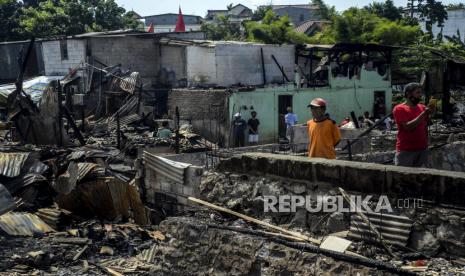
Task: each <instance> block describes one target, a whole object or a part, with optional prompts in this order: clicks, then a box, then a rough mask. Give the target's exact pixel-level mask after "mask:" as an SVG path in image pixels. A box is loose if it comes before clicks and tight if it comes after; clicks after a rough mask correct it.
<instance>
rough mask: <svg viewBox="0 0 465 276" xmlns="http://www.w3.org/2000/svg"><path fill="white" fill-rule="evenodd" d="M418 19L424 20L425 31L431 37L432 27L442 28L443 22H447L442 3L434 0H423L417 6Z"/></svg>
mask: <svg viewBox="0 0 465 276" xmlns="http://www.w3.org/2000/svg"><path fill="white" fill-rule="evenodd" d="M418 11H419V13H420V18H421V19H423V20H425V28H426V31H427V32H428V33H429V34H430V35H431V36H432V34H433V30H432V29H433V25H434V24H437V25H438V26H439V27H443V26H444V21H445V20H447V11H446V8H445V7H444V5H443V4H442V2H440V1H436V0H424V1H420V2H419V4H418Z"/></svg>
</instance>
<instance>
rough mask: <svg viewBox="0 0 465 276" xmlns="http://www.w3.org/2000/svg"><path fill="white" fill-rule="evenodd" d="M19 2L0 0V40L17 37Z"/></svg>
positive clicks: (18, 36)
mask: <svg viewBox="0 0 465 276" xmlns="http://www.w3.org/2000/svg"><path fill="white" fill-rule="evenodd" d="M20 7H21V4H20V3H19V2H18V1H16V0H0V26H2V27H1V28H0V41H8V40H13V39H19V38H21V36H20V35H19V34H18V33H17V29H18V27H19V10H20Z"/></svg>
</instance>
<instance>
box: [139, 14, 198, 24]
mask: <svg viewBox="0 0 465 276" xmlns="http://www.w3.org/2000/svg"><path fill="white" fill-rule="evenodd" d="M178 16H179V14H177V13H163V14H154V15H148V16H143V17H142V19H145V25H146V26H148V25H150V24H151V23H153V25H155V26H156V25H176V22H177V20H178ZM183 17H184V23H185V24H186V25H197V24H200V23H201V22H202V17H201V16H198V15H190V14H183Z"/></svg>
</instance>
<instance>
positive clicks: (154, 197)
mask: <svg viewBox="0 0 465 276" xmlns="http://www.w3.org/2000/svg"><path fill="white" fill-rule="evenodd" d="M144 168H145V169H144V175H145V179H144V184H145V189H146V192H147V194H146V196H147V201H148V202H149V203H151V204H154V205H165V203H166V202H160V201H158V199H159V198H160V194H162V195H163V194H165V195H169V196H172V197H173V198H175V199H176V200H177V202H178V203H180V204H183V205H186V204H188V202H187V198H186V197H187V196H193V197H199V194H200V192H199V186H200V181H201V176H202V173H203V169H202V168H201V167H197V166H190V167H188V168H187V169H186V175H185V181H184V183H176V182H175V181H173V180H170V179H168V178H166V177H164V176H162V175H160V174H158V173H157V172H156V171H154V170H151V169H149V168H147V167H144ZM176 194H177V195H176ZM183 195H184V196H183ZM174 206H178V207H180V208H179V209H178V210H179V211H181V210H182V205H174ZM170 207H172V206H170Z"/></svg>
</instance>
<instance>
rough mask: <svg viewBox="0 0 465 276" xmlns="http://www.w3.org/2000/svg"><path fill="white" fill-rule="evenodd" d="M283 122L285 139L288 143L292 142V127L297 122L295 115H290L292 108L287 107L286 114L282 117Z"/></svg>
mask: <svg viewBox="0 0 465 276" xmlns="http://www.w3.org/2000/svg"><path fill="white" fill-rule="evenodd" d="M284 122H285V123H286V138H287V140H289V141H290V142H293V141H294V131H293V130H292V126H294V125H296V124H297V122H298V118H297V114H295V113H292V107H290V106H288V107H287V114H286V116H284Z"/></svg>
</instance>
